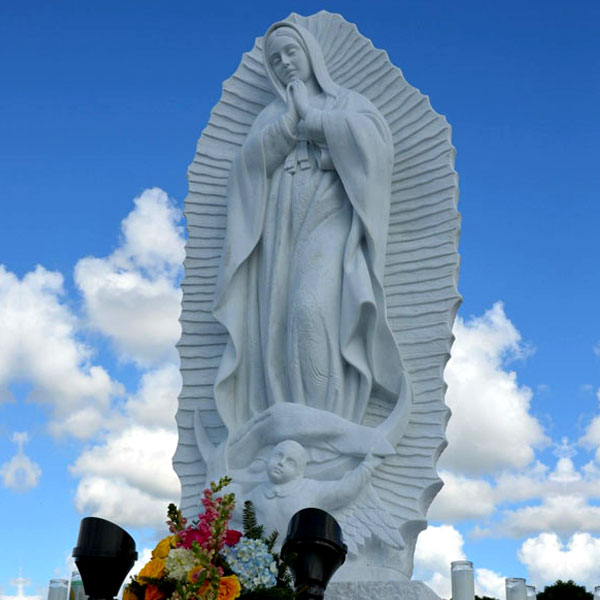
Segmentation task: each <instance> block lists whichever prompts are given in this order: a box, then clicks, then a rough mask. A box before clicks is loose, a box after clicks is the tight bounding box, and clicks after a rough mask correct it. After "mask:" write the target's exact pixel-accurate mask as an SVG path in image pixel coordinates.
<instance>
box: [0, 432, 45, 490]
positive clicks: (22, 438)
mask: <svg viewBox="0 0 600 600" xmlns="http://www.w3.org/2000/svg"><path fill="white" fill-rule="evenodd" d="M12 441H13V442H15V443H17V444H18V446H19V448H18V450H17V453H16V454H15V455H14V456H13V457H12V458H11V459H10V460H9V461H7V462H5V463H3V464H2V465H0V476H1V477H2V484H3V485H4V487H6V488H8V489H9V490H12V491H13V492H18V493H22V492H28V491H29V490H31V489H33V488H34V487H36V486H37V484H38V483H39V480H40V477H41V475H42V469H41V468H40V466H39V465H38V464H37V463H36V462H34V461H33V460H31V459H30V458H29V456H27V455H26V454H25V451H24V450H23V444H24V443H26V442H27V441H29V436H28V435H27V433H25V432H15V433H14V434H13V436H12Z"/></svg>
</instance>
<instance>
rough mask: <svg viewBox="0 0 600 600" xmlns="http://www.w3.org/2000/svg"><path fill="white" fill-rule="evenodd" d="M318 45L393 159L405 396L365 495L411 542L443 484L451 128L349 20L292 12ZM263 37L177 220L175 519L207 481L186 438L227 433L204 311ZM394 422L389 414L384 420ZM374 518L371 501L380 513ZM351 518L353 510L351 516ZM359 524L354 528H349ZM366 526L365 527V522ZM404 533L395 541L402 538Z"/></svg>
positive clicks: (201, 145)
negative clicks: (365, 106) (180, 227)
mask: <svg viewBox="0 0 600 600" xmlns="http://www.w3.org/2000/svg"><path fill="white" fill-rule="evenodd" d="M287 20H289V21H294V22H298V23H299V24H301V25H303V26H304V27H306V28H307V29H308V30H309V31H311V32H312V33H313V34H314V35H315V36H316V38H317V40H319V43H320V44H321V47H322V50H323V54H324V57H325V61H326V63H327V66H328V69H329V72H330V74H331V76H332V79H333V80H334V81H336V82H337V83H339V84H341V85H342V86H344V87H347V88H350V89H354V90H355V91H358V92H360V93H361V94H363V95H364V96H366V97H367V98H369V99H370V100H371V101H372V102H373V103H374V104H375V106H377V108H378V109H379V110H380V111H381V113H382V114H383V115H384V117H385V118H386V119H387V121H388V124H389V126H390V128H391V130H392V134H393V139H394V148H395V163H394V172H393V181H392V205H391V216H390V227H389V235H388V242H387V260H386V267H385V278H384V287H385V290H386V296H387V307H388V315H387V316H388V319H389V322H390V325H391V327H392V330H393V332H394V334H395V336H396V339H397V342H398V346H399V348H400V353H401V355H402V357H403V361H404V366H405V372H406V379H407V386H409V388H410V390H411V395H412V398H411V404H410V410H409V413H408V414H405V415H402V419H405V423H404V424H403V427H402V428H398V427H394V425H396V424H394V423H391V424H390V423H389V421H387V425H388V426H389V425H391V427H388V428H387V430H388V431H396V432H400V431H401V435H400V434H397V435H395V436H394V435H392V438H393V439H390V441H391V442H392V443H393V445H394V446H395V448H396V454H394V455H392V456H389V457H387V458H386V459H385V460H384V462H383V463H382V464H381V465H380V466H379V467H378V468H377V469H376V471H375V473H374V475H373V479H372V486H373V487H372V492H373V493H372V494H371V493H370V494H369V498H371V497H372V496H373V494H374V495H375V496H374V497H376V499H377V500H371V501H372V502H376V501H377V502H379V504H380V505H382V506H383V507H384V509H385V512H378V513H377V514H380V515H382V516H381V518H382V519H384V516H385V519H388V517H391V518H392V519H393V521H394V523H395V525H394V527H395V529H396V530H397V529H398V528H399V527H400V529H401V531H404V532H412V533H411V534H410V535H414V536H416V535H417V534H418V531H419V530H420V529H422V528H423V527H424V526H425V524H426V521H425V513H426V511H427V508H428V506H429V504H430V503H431V501H432V500H433V498H434V496H435V494H436V493H437V491H439V489H440V488H441V486H442V482H441V480H440V479H439V478H438V477H437V473H436V470H435V464H436V462H437V458H438V456H439V454H440V453H441V451H442V450H443V448H444V446H445V444H446V442H445V435H444V431H445V427H446V423H447V420H448V417H449V411H448V409H447V407H446V406H445V404H444V401H443V397H444V392H445V385H444V382H443V378H442V373H443V369H444V366H445V364H446V362H447V360H448V358H449V352H450V347H451V344H452V341H453V337H452V332H451V328H452V323H453V321H454V317H455V314H456V310H457V309H458V305H459V303H460V296H459V294H458V291H457V287H456V282H457V272H458V254H457V242H458V232H459V216H458V212H457V209H456V203H457V184H456V181H457V176H456V173H455V171H454V148H453V147H452V145H451V142H450V127H449V125H448V124H447V122H446V121H445V119H444V118H443V117H442V116H440V115H438V114H437V113H435V112H434V111H433V109H432V108H431V106H430V104H429V100H428V98H427V97H426V96H424V95H423V94H421V93H420V92H419V91H418V90H417V89H415V88H414V87H412V86H410V85H409V84H407V83H406V81H405V80H404V78H403V76H402V73H401V72H400V70H399V69H397V68H396V67H394V66H393V65H392V64H391V63H390V61H389V59H388V57H387V54H386V53H385V52H383V51H381V50H377V49H375V48H374V47H373V45H372V44H371V42H370V41H369V40H367V39H366V38H364V37H363V36H362V35H360V34H359V33H358V31H357V29H356V26H355V25H352V24H350V23H348V22H346V21H345V20H344V19H343V18H342V17H341V16H340V15H336V14H331V13H327V12H325V11H321V12H319V13H317V14H315V15H312V16H310V17H302V16H299V15H296V14H291V15H290V16H289V17H288V19H287ZM261 48H262V38H258V39H257V40H256V43H255V46H254V48H253V49H252V50H251V51H250V52H248V53H246V54H244V56H243V58H242V62H241V64H240V66H239V68H238V69H237V71H236V72H235V73H234V75H233V76H232V77H231V78H230V79H228V80H227V81H226V82H225V83H224V84H223V95H222V97H221V99H220V101H219V102H218V103H217V105H216V106H215V107H214V109H213V111H212V113H211V118H210V121H209V123H208V125H207V127H206V129H205V130H204V131H203V133H202V136H201V138H200V140H199V142H198V146H197V150H196V155H195V158H194V161H193V163H192V164H191V165H190V167H189V171H188V176H189V194H188V197H187V198H186V208H185V215H186V218H187V222H188V231H189V238H188V243H187V246H186V260H185V269H186V274H185V279H184V281H183V284H182V287H183V308H182V314H181V318H180V320H181V325H182V337H181V340H180V342H179V344H178V348H179V353H180V357H181V373H182V378H183V388H182V392H181V395H180V398H179V410H178V413H177V423H178V428H179V445H178V448H177V452H176V454H175V457H174V459H173V462H174V467H175V470H176V471H177V473H178V475H179V478H180V480H181V484H182V507H183V511H184V513H191V514H193V513H194V512H195V510H196V506H197V499H198V497H199V495H200V492H201V489H202V487H203V486H204V484H205V477H206V463H205V460H204V458H203V456H202V455H201V453H200V451H199V449H198V445H197V443H196V439H197V437H198V434H197V432H195V431H194V415H195V414H196V413H197V414H198V415H199V419H198V420H199V421H200V423H201V427H202V428H203V431H202V433H201V438H202V439H206V440H209V441H210V443H212V444H214V445H215V446H218V445H219V444H221V443H222V442H223V441H224V440H225V439H226V438H227V430H226V428H225V426H224V425H223V422H222V420H221V418H220V416H219V414H218V412H217V410H216V406H215V402H214V396H213V389H212V388H213V383H214V379H215V375H216V371H217V368H218V365H219V362H220V358H221V355H222V353H223V350H224V347H225V343H226V340H227V338H226V333H225V330H224V328H223V327H222V326H221V325H220V324H219V323H217V322H216V321H215V319H214V318H213V317H212V314H211V306H212V298H213V294H214V287H215V283H216V277H217V269H218V265H219V260H220V255H221V252H222V247H223V238H224V234H225V218H226V217H225V215H226V205H225V194H226V186H227V179H228V174H229V168H230V165H231V161H232V158H233V156H234V155H235V153H236V151H237V149H238V148H239V147H240V145H241V144H242V143H243V141H244V139H245V137H246V135H247V133H248V131H249V129H250V127H251V125H252V123H253V122H254V119H255V117H256V116H257V114H258V113H259V112H260V111H261V110H262V108H263V107H264V106H265V105H266V104H268V103H269V102H270V101H271V100H272V99H273V93H272V91H271V89H270V85H269V83H268V80H267V77H266V75H265V72H264V67H263V65H262V57H261ZM393 409H394V406H393V405H391V404H389V403H385V402H384V401H381V400H374V401H373V402H371V403H370V405H369V407H368V409H367V414H366V416H365V419H364V421H363V423H362V424H363V425H367V426H370V427H381V426H382V424H385V423H386V420H388V419H390V418H393V414H394V413H393ZM391 416H392V417H391ZM378 510H379V511H383V509H382V508H381V506H380V507H379V509H378ZM359 514H362V513H360V511H359ZM359 523H361V521H360V519H358V520H356V525H355V527H359ZM363 525H364V523H363ZM407 535H408V533H406V535H404V537H405V538H406V536H407Z"/></svg>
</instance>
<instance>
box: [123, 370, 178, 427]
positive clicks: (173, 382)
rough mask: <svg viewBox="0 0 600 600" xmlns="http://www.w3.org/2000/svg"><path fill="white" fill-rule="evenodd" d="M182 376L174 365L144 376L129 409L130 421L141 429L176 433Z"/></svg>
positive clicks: (131, 399)
mask: <svg viewBox="0 0 600 600" xmlns="http://www.w3.org/2000/svg"><path fill="white" fill-rule="evenodd" d="M180 389H181V374H180V372H179V368H178V367H177V366H176V365H173V364H168V363H167V364H165V365H164V366H162V367H161V368H159V369H155V370H153V371H148V372H146V373H144V375H143V376H142V378H141V382H140V386H139V390H138V391H137V393H136V394H135V395H133V396H131V397H130V398H129V399H128V401H127V405H126V412H127V415H128V416H129V418H130V419H131V420H132V421H133V422H134V423H138V424H140V425H146V426H149V427H166V428H169V429H174V427H175V413H176V411H177V396H178V395H179V391H180Z"/></svg>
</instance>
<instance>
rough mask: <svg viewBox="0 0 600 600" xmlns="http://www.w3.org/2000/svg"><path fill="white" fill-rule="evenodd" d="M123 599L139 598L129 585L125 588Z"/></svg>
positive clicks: (134, 599)
mask: <svg viewBox="0 0 600 600" xmlns="http://www.w3.org/2000/svg"><path fill="white" fill-rule="evenodd" d="M123 600H138V597H137V596H136V594H135V593H134V592H133V591H132V590H131V588H130V587H129V586H127V587H126V588H125V589H124V590H123Z"/></svg>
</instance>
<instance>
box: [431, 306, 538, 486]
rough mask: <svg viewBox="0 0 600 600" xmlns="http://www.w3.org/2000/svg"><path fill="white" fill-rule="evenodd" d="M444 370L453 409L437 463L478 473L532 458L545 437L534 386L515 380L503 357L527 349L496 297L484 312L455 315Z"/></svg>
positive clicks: (522, 353) (524, 463) (515, 355)
mask: <svg viewBox="0 0 600 600" xmlns="http://www.w3.org/2000/svg"><path fill="white" fill-rule="evenodd" d="M454 333H455V336H456V342H455V343H454V346H453V348H452V358H451V359H450V361H449V363H448V366H447V368H446V372H445V378H446V382H447V384H448V392H447V394H446V403H447V404H448V406H449V407H450V408H451V409H452V418H451V419H450V422H449V424H448V429H447V437H448V449H447V450H446V451H445V452H444V454H443V455H442V458H441V460H440V465H441V466H442V467H443V468H445V469H448V470H452V471H458V472H461V473H463V474H465V475H481V474H483V473H492V472H499V471H501V470H504V469H508V468H516V469H521V468H524V467H525V466H527V465H528V464H529V463H531V462H532V460H533V458H534V453H535V448H536V447H539V446H541V445H542V444H544V443H546V441H547V440H546V437H545V436H544V432H543V429H542V426H541V425H540V423H539V422H538V421H537V419H535V418H534V417H533V416H532V415H531V413H530V412H529V410H530V401H531V396H532V392H531V390H530V389H529V388H527V387H525V386H522V385H519V384H518V382H517V377H516V373H515V372H514V371H509V370H506V366H507V363H508V362H509V361H510V360H512V359H516V358H522V357H523V356H525V355H527V353H528V352H529V350H528V348H527V347H526V346H525V345H524V344H523V343H522V341H521V336H520V334H519V332H518V331H517V329H516V328H515V326H514V325H513V324H512V323H511V322H510V320H509V319H508V318H507V317H506V315H505V313H504V307H503V305H502V303H500V302H497V303H496V304H495V305H494V306H493V307H492V308H491V309H490V310H488V311H487V312H486V313H485V314H484V315H483V316H482V317H475V318H472V319H470V320H469V321H467V322H465V321H464V320H463V319H460V318H458V319H457V320H456V323H455V327H454Z"/></svg>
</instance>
